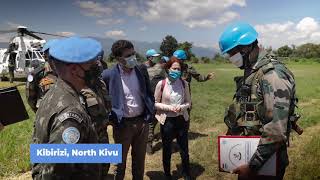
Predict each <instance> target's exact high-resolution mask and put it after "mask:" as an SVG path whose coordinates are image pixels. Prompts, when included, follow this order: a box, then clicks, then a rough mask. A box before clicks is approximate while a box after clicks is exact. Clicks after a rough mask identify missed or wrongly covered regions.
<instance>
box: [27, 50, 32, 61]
mask: <svg viewBox="0 0 320 180" xmlns="http://www.w3.org/2000/svg"><path fill="white" fill-rule="evenodd" d="M30 57H31V56H30V51H27V52H26V59H31V58H30Z"/></svg>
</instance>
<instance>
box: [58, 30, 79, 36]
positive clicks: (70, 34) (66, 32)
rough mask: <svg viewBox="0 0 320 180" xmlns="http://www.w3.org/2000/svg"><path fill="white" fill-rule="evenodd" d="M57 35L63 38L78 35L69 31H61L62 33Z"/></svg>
mask: <svg viewBox="0 0 320 180" xmlns="http://www.w3.org/2000/svg"><path fill="white" fill-rule="evenodd" d="M57 34H58V35H61V36H74V35H75V34H76V33H74V32H69V31H61V32H57Z"/></svg>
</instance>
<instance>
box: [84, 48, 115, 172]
mask: <svg viewBox="0 0 320 180" xmlns="http://www.w3.org/2000/svg"><path fill="white" fill-rule="evenodd" d="M102 59H103V53H102V54H101V56H100V57H98V60H100V61H98V63H99V69H97V70H96V71H92V73H94V74H95V72H96V73H100V72H102V69H104V68H103V64H101V62H102ZM93 76H98V77H99V79H98V81H94V82H91V85H90V87H88V88H86V89H82V90H81V91H80V93H81V94H82V95H83V96H84V97H86V100H87V109H88V112H89V115H90V116H91V118H92V120H93V122H94V125H95V128H96V130H97V133H98V138H99V143H102V144H109V137H108V132H107V127H108V125H109V124H110V122H109V119H108V118H107V117H108V114H109V112H110V111H111V98H110V96H109V95H108V94H109V93H108V90H107V87H106V84H105V83H104V81H103V80H102V78H101V73H100V74H97V75H93ZM102 168H103V170H102V176H103V177H107V175H108V171H109V168H110V163H106V164H103V167H102Z"/></svg>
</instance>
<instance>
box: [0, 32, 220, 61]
mask: <svg viewBox="0 0 320 180" xmlns="http://www.w3.org/2000/svg"><path fill="white" fill-rule="evenodd" d="M94 38H95V39H97V40H98V41H100V42H101V44H102V46H103V49H104V50H105V54H106V55H108V54H110V52H111V46H112V44H113V43H114V42H115V40H114V39H111V38H96V37H94ZM132 43H133V45H134V46H135V49H136V51H137V52H139V54H141V55H144V54H145V52H146V51H147V50H148V49H156V50H157V51H160V50H159V49H160V45H161V43H160V42H144V41H132ZM8 45H9V44H8V42H0V48H8ZM192 52H193V53H194V54H195V55H196V56H198V57H202V56H206V57H210V58H211V57H214V55H215V54H216V53H217V52H218V51H217V50H216V49H214V48H204V47H197V46H193V48H192Z"/></svg>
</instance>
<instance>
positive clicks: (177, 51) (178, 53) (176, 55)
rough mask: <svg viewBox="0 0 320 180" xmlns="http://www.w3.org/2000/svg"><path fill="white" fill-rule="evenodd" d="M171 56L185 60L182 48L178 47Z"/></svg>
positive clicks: (185, 55)
mask: <svg viewBox="0 0 320 180" xmlns="http://www.w3.org/2000/svg"><path fill="white" fill-rule="evenodd" d="M173 56H174V57H176V58H178V59H179V60H187V54H186V52H185V51H184V50H182V49H178V50H176V51H175V52H174V53H173Z"/></svg>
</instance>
